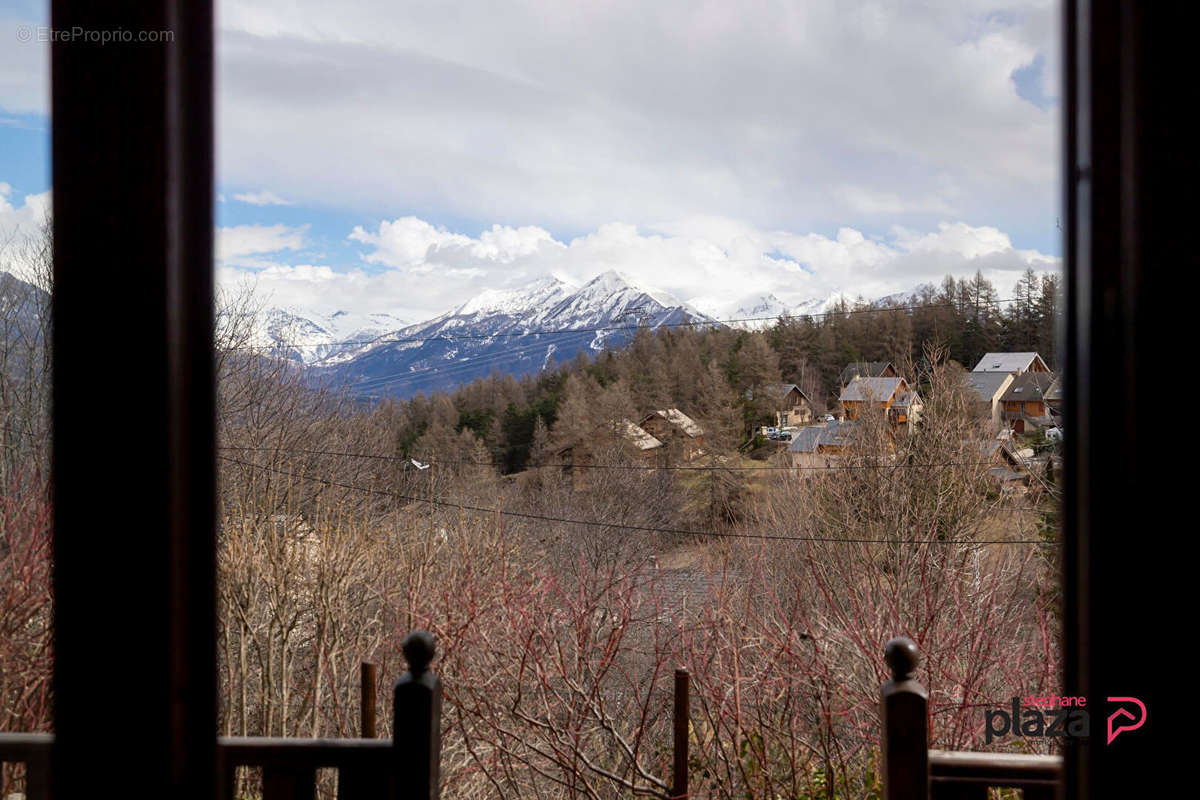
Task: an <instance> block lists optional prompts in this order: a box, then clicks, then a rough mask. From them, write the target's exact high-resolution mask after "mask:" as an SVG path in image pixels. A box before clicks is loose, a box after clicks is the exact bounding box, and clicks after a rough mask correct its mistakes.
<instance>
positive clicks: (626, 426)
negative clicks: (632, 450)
mask: <svg viewBox="0 0 1200 800" xmlns="http://www.w3.org/2000/svg"><path fill="white" fill-rule="evenodd" d="M617 426H618V428H617V429H618V430H619V431H620V432H621V435H622V436H624V437H625V438H626V439H628V440H629V441H630V442H631V443H632V444H633V446H634V447H636V448H637V449H639V450H653V449H654V448H656V447H662V446H663V443H662V442H660V441H659V440H658V439H655V438H654V437H653V436H651V435H650V434H649V433H647V432H646V431H645V430H643V429H642V428H639V427H638V426H637V425H634V424H633V423H632V422H630V421H629V420H627V419H623V420H621V421H620V422H618V423H617Z"/></svg>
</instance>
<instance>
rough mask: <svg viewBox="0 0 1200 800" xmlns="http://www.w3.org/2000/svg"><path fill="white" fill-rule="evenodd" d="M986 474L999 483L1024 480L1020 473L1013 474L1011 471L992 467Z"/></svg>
mask: <svg viewBox="0 0 1200 800" xmlns="http://www.w3.org/2000/svg"><path fill="white" fill-rule="evenodd" d="M988 474H989V475H991V476H992V477H993V478H995V479H996V480H998V481H1000V482H1001V483H1010V482H1015V481H1023V480H1025V476H1024V475H1022V474H1021V473H1019V472H1013V471H1012V470H1011V469H1005V468H1004V467H992V468H991V469H989V470H988Z"/></svg>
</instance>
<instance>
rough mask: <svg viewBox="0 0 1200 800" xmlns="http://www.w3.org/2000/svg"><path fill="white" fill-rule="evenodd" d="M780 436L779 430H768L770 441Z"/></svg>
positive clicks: (772, 428)
mask: <svg viewBox="0 0 1200 800" xmlns="http://www.w3.org/2000/svg"><path fill="white" fill-rule="evenodd" d="M778 435H779V428H774V427H769V428H767V438H768V439H774V438H775V437H776V436H778Z"/></svg>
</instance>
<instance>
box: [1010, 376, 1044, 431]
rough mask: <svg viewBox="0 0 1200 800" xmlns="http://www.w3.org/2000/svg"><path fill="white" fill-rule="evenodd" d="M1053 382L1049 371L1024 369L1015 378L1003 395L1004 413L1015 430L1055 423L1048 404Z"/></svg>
mask: <svg viewBox="0 0 1200 800" xmlns="http://www.w3.org/2000/svg"><path fill="white" fill-rule="evenodd" d="M1053 383H1054V376H1053V375H1051V374H1050V373H1049V372H1024V373H1022V374H1020V375H1017V376H1016V377H1015V378H1013V381H1012V383H1010V384H1009V386H1008V389H1006V390H1005V392H1004V394H1003V395H1002V396H1001V397H1000V403H1001V405H1002V409H1001V417H1002V418H1003V421H1004V423H1005V424H1006V425H1008V426H1009V427H1010V428H1012V431H1013V433H1025V432H1026V430H1028V429H1030V428H1033V429H1041V428H1047V427H1049V426H1051V425H1053V424H1054V421H1053V420H1052V419H1051V418H1050V412H1049V407H1048V406H1047V404H1046V392H1047V390H1049V389H1050V386H1051V384H1053Z"/></svg>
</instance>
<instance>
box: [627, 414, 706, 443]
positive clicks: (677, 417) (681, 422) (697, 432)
mask: <svg viewBox="0 0 1200 800" xmlns="http://www.w3.org/2000/svg"><path fill="white" fill-rule="evenodd" d="M655 414H657V415H658V416H660V417H662V418H663V419H665V420H666V421H667V422H669V423H671V424H672V425H676V426H678V427H679V428H680V429H681V430H682V431H683V432H684V433H686V434H687V435H688V436H691V437H693V438H695V437H697V436H701V435H703V433H704V429H703V428H701V427H700V426H699V425H697V424H696V421H695V420H694V419H692V418H691V417H689V416H688V415H687V414H685V413H683V412H682V411H680V410H679V409H678V408H660V409H657V410H655V411H651V412H650V413H649V414H646V415H644V416H643V417H642V419H641V422H643V423H644V422H645V421H646V420H648V419H650V418H651V417H653V416H654V415H655Z"/></svg>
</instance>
